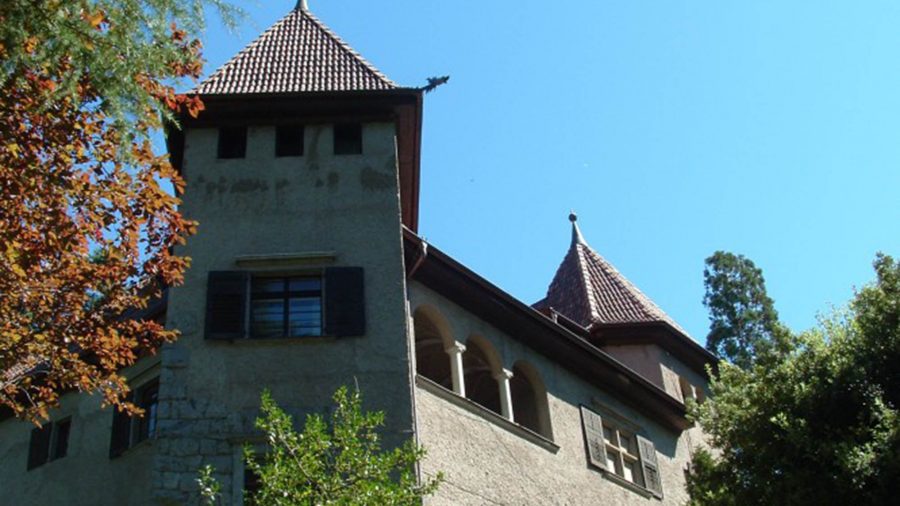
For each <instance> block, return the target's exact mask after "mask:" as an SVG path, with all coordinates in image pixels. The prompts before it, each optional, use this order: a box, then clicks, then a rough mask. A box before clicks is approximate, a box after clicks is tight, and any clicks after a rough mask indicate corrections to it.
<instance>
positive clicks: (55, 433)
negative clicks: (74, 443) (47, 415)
mask: <svg viewBox="0 0 900 506" xmlns="http://www.w3.org/2000/svg"><path fill="white" fill-rule="evenodd" d="M71 428H72V419H71V418H66V419H63V420H58V421H56V422H47V423H46V424H44V426H43V427H41V428H39V429H32V430H31V440H30V441H29V443H28V470H29V471H30V470H32V469H34V468H36V467H40V466H42V465H44V464H46V463H47V462H50V461H52V460H56V459H61V458H63V457H65V456H66V454H67V453H68V452H69V432H70V430H71Z"/></svg>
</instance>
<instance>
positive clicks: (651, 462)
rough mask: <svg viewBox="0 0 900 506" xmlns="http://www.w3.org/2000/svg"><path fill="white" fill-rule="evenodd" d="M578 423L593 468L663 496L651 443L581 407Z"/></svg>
mask: <svg viewBox="0 0 900 506" xmlns="http://www.w3.org/2000/svg"><path fill="white" fill-rule="evenodd" d="M581 423H582V428H583V429H584V438H585V443H586V445H587V453H588V461H589V462H590V464H591V465H592V466H594V467H597V468H600V469H602V470H604V471H606V472H607V473H610V474H611V475H614V476H616V477H618V478H619V479H622V480H624V481H626V482H629V483H632V484H634V485H636V486H638V487H640V488H643V489H645V490H647V491H648V492H650V493H652V494H653V495H655V496H657V497H660V498H661V497H662V481H661V480H660V475H659V463H658V460H657V458H656V447H655V446H654V444H653V442H652V441H650V440H649V439H646V438H644V437H642V436H640V435H638V434H636V433H635V432H634V431H630V430H628V429H626V428H625V427H623V426H621V424H617V423H615V421H613V420H611V417H607V419H604V418H603V417H601V416H600V415H599V414H598V413H596V412H594V411H592V410H590V409H588V408H586V407H584V406H582V407H581Z"/></svg>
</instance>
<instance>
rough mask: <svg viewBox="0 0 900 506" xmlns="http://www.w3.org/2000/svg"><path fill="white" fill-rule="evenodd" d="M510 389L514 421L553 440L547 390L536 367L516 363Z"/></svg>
mask: <svg viewBox="0 0 900 506" xmlns="http://www.w3.org/2000/svg"><path fill="white" fill-rule="evenodd" d="M509 388H510V393H511V396H512V405H513V420H514V421H515V422H516V423H518V424H519V425H523V426H525V427H527V428H529V429H531V430H533V431H534V432H537V433H538V434H540V435H542V436H544V437H546V438H548V439H552V431H551V429H550V410H549V407H548V405H547V389H546V388H545V387H544V383H543V382H542V381H541V378H540V375H538V373H537V371H536V370H535V369H534V367H532V366H531V365H530V364H527V363H524V362H518V363H516V365H515V366H513V377H512V379H511V380H510V382H509Z"/></svg>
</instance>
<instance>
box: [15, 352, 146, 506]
mask: <svg viewBox="0 0 900 506" xmlns="http://www.w3.org/2000/svg"><path fill="white" fill-rule="evenodd" d="M158 363H159V358H158V357H150V358H148V359H144V360H142V361H141V362H139V363H138V364H136V365H135V366H133V367H131V368H129V369H128V370H126V371H124V373H125V375H126V377H128V378H135V377H136V376H137V380H138V381H141V380H142V379H143V377H146V373H147V372H149V373H151V374H152V373H153V367H154V364H158ZM100 405H101V398H100V397H99V396H88V395H80V394H76V393H72V394H67V395H65V396H63V397H62V400H61V405H60V407H59V408H58V409H55V410H53V411H52V412H51V413H50V415H51V420H60V419H63V418H66V417H72V425H71V429H70V433H69V446H68V452H67V455H66V456H65V457H63V458H60V459H58V460H54V461H51V462H48V463H47V464H44V465H42V466H40V467H37V468H35V469H32V470H31V471H26V465H27V462H28V445H29V441H30V439H31V430H32V429H33V428H34V426H33V425H31V424H30V423H26V422H21V421H16V420H6V421H4V422H2V423H0V504H9V505H31V504H36V505H37V504H40V505H73V504H74V505H81V504H85V505H88V504H89V505H107V504H108V505H149V504H153V501H152V490H151V487H150V482H151V480H150V474H151V470H152V468H153V454H154V452H155V449H156V448H155V446H156V443H157V442H156V441H153V440H148V441H144V442H142V443H139V444H138V445H136V446H135V447H133V448H131V449H129V450H128V451H126V452H125V453H124V454H123V455H121V456H120V457H118V458H117V459H115V460H110V458H109V442H110V434H111V428H112V417H113V414H112V408H110V407H106V408H103V409H101V407H100Z"/></svg>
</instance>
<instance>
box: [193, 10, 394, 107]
mask: <svg viewBox="0 0 900 506" xmlns="http://www.w3.org/2000/svg"><path fill="white" fill-rule="evenodd" d="M394 88H397V85H396V84H395V83H394V82H393V81H391V80H390V79H388V78H387V77H386V76H385V75H384V74H382V73H381V72H379V71H378V69H376V68H375V67H374V66H372V64H370V63H369V62H367V61H366V60H365V59H364V58H363V57H362V56H360V55H359V54H358V53H357V52H356V51H354V50H353V48H351V47H350V46H349V45H347V43H346V42H344V41H343V40H341V39H340V37H338V36H337V35H335V34H334V33H333V32H332V31H331V30H330V29H328V27H326V26H325V25H324V24H323V23H322V22H321V21H320V20H319V19H318V18H316V17H315V16H314V15H313V14H312V13H310V12H309V11H307V10H304V9H300V8H297V9H295V10H293V11H291V12H290V13H289V14H288V15H286V16H285V17H283V18H281V19H280V20H279V21H277V22H276V23H275V24H274V25H272V26H271V27H269V29H268V30H266V31H265V32H263V33H262V35H260V36H259V37H258V38H257V39H256V40H254V41H253V42H251V43H250V44H249V45H248V46H247V47H245V48H244V49H242V50H241V51H240V52H239V53H238V54H236V55H235V56H234V57H233V58H231V59H230V60H229V61H228V62H226V63H225V64H224V65H222V66H221V67H219V69H218V70H216V71H215V72H214V73H213V74H212V75H211V76H209V77H208V78H207V79H206V80H204V81H203V82H202V83H200V84H199V85H198V86H197V87H196V88H195V89H194V90H193V92H194V93H200V94H204V95H214V94H253V93H298V92H322V91H371V90H389V89H394Z"/></svg>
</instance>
